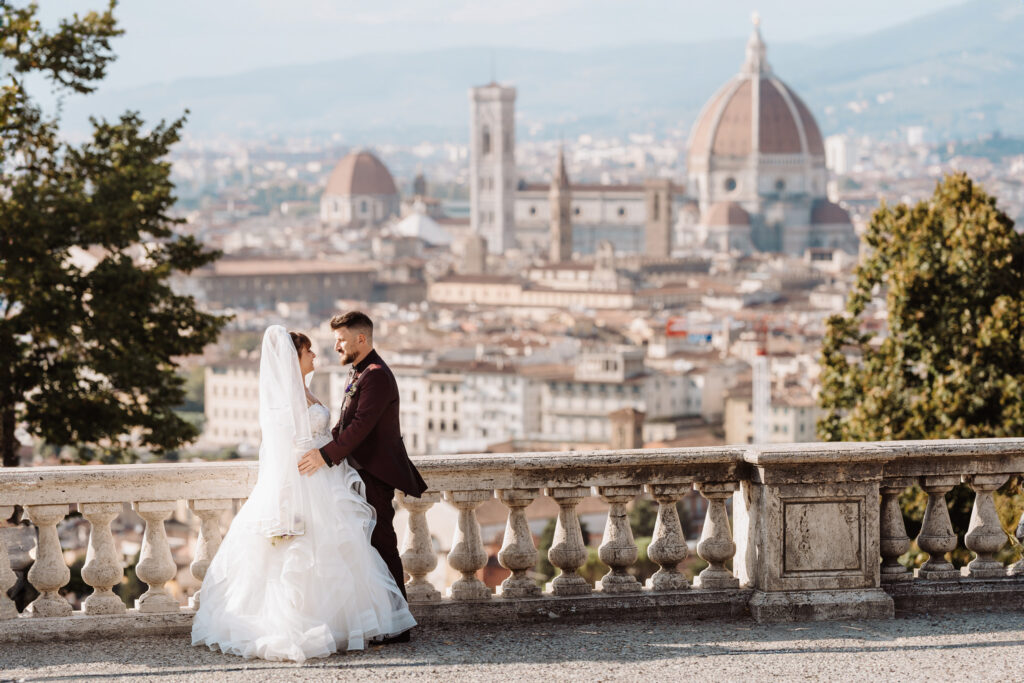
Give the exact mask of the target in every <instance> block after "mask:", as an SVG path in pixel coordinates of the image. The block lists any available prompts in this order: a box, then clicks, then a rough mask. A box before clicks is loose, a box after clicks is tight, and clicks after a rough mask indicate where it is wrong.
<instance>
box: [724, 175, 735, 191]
mask: <svg viewBox="0 0 1024 683" xmlns="http://www.w3.org/2000/svg"><path fill="white" fill-rule="evenodd" d="M735 189H736V179H735V178H733V177H731V176H730V177H729V178H726V179H725V191H726V192H732V191H733V190H735Z"/></svg>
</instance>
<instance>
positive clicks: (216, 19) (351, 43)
mask: <svg viewBox="0 0 1024 683" xmlns="http://www.w3.org/2000/svg"><path fill="white" fill-rule="evenodd" d="M959 2H962V0H858V1H856V2H854V1H851V0H758V1H757V2H748V1H747V0H717V2H715V1H712V2H707V1H704V2H693V1H686V0H476V1H469V0H372V2H371V1H370V0H360V1H355V0H334V1H331V0H284V1H282V0H274V1H271V0H172V1H170V2H165V1H158V0H126V1H124V2H123V4H121V5H120V6H119V7H118V8H117V10H116V13H117V16H118V18H119V20H120V22H121V25H122V27H123V28H124V29H125V30H126V31H127V33H126V35H125V36H124V37H122V38H120V39H119V40H118V41H117V42H116V44H115V50H116V51H117V54H118V61H117V62H116V63H115V64H114V65H113V67H112V68H111V70H110V72H109V76H108V79H107V82H106V83H105V87H106V88H110V89H115V88H122V87H127V86H133V85H142V84H147V83H154V82H161V81H167V80H173V79H178V78H184V77H190V76H216V75H224V74H231V73H238V72H242V71H247V70H250V69H255V68H261V67H266V66H279V65H286V64H300V63H310V62H319V61H327V60H331V59H338V58H341V57H347V56H350V55H355V54H364V53H368V52H408V51H418V50H425V49H436V48H443V47H456V46H478V45H500V46H515V47H534V48H546V49H570V50H571V49H585V48H594V47H602V46H610V45H628V44H635V43H640V42H651V41H653V42H659V43H665V42H669V43H680V42H696V41H701V40H708V39H716V38H722V37H733V36H745V35H747V34H748V33H749V31H750V16H751V13H752V12H753V11H755V10H756V11H758V12H759V13H760V14H761V17H762V28H763V31H764V35H765V38H766V40H768V41H769V42H772V41H775V42H815V43H820V42H824V41H827V40H830V39H836V38H843V37H847V36H852V35H855V34H859V33H868V32H871V31H873V30H875V29H878V28H882V27H886V26H891V25H893V24H898V23H901V22H905V21H909V20H912V19H914V18H915V17H917V16H921V15H923V14H926V13H929V12H931V11H934V10H937V9H939V8H941V7H946V6H949V5H954V4H958V3H959ZM42 6H43V8H44V9H43V17H44V20H45V21H48V22H52V21H55V20H56V18H57V17H59V16H61V15H62V13H66V12H69V11H74V10H77V11H80V12H81V11H86V10H88V9H91V8H97V7H101V6H102V0H91V1H87V0H69V1H67V2H44V3H42Z"/></svg>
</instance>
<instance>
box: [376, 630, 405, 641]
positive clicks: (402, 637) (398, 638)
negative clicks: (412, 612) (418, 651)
mask: <svg viewBox="0 0 1024 683" xmlns="http://www.w3.org/2000/svg"><path fill="white" fill-rule="evenodd" d="M411 633H412V629H409V630H407V631H402V632H401V633H399V634H398V635H394V636H388V637H387V638H382V639H381V640H378V641H377V644H378V645H391V644H392V643H408V642H409V640H410V634H411Z"/></svg>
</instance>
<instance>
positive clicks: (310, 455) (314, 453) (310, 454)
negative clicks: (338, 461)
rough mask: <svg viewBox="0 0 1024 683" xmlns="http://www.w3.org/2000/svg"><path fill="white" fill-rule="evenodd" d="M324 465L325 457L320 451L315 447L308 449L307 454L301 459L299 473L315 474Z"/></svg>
mask: <svg viewBox="0 0 1024 683" xmlns="http://www.w3.org/2000/svg"><path fill="white" fill-rule="evenodd" d="M323 466H324V459H323V457H321V455H320V451H318V450H317V449H315V448H314V449H313V450H311V451H306V454H305V455H303V456H302V457H301V458H300V459H299V474H307V475H308V474H313V473H314V472H316V471H317V470H318V469H320V468H321V467H323Z"/></svg>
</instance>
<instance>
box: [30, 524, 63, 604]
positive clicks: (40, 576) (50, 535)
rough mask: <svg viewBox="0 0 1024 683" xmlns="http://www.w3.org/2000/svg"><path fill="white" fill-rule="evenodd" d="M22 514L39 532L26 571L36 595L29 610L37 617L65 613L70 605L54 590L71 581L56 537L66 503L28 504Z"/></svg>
mask: <svg viewBox="0 0 1024 683" xmlns="http://www.w3.org/2000/svg"><path fill="white" fill-rule="evenodd" d="M25 514H26V515H27V516H28V518H29V521H31V522H32V523H33V524H35V525H36V529H37V530H38V532H39V538H38V540H37V541H36V544H37V545H36V561H35V562H33V563H32V568H31V569H29V570H28V580H29V583H31V584H32V585H33V586H34V587H35V589H36V590H37V591H39V597H38V598H36V599H35V601H34V602H33V603H32V604H31V605H29V607H28V609H29V612H31V613H32V614H33V615H34V616H38V617H66V616H69V615H70V614H71V604H70V603H69V602H68V601H67V600H65V599H64V598H63V597H62V596H61V595H60V593H58V592H57V591H59V590H60V589H61V588H62V587H64V586H65V585H67V582H68V581H70V580H71V570H70V569H68V566H67V565H66V564H64V553H62V552H61V549H60V538H59V537H58V536H57V524H58V523H59V522H60V521H61V520H62V519H64V517H65V516H66V515H67V514H68V506H67V505H28V506H26V507H25Z"/></svg>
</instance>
